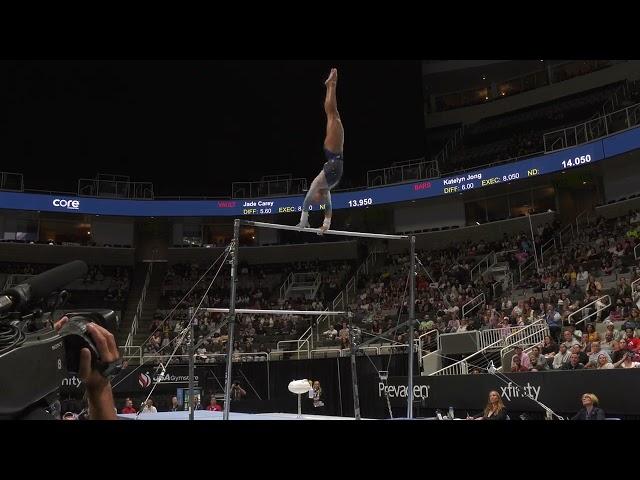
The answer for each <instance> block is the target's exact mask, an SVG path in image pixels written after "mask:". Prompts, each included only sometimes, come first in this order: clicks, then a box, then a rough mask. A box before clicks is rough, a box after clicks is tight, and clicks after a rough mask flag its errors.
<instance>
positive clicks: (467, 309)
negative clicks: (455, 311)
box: [462, 293, 486, 317]
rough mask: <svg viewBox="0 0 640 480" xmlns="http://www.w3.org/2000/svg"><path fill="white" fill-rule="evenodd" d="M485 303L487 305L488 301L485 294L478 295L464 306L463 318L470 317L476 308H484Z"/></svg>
mask: <svg viewBox="0 0 640 480" xmlns="http://www.w3.org/2000/svg"><path fill="white" fill-rule="evenodd" d="M485 303H486V299H485V296H484V293H481V294H479V295H476V296H475V297H473V298H472V299H471V300H469V301H468V302H467V303H465V304H464V305H463V306H462V316H463V317H466V316H468V315H469V314H470V313H471V312H473V311H474V310H475V309H476V308H478V307H482V305H484V304H485Z"/></svg>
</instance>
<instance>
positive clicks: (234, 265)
mask: <svg viewBox="0 0 640 480" xmlns="http://www.w3.org/2000/svg"><path fill="white" fill-rule="evenodd" d="M241 224H242V225H248V226H252V227H262V228H273V229H276V230H291V231H296V232H308V233H315V234H317V235H324V234H326V235H340V236H345V237H363V238H378V239H383V240H409V252H410V257H411V262H410V270H411V272H410V278H411V282H410V283H411V292H410V305H409V326H410V329H409V332H410V333H409V339H410V341H409V355H408V362H409V369H408V371H409V375H408V378H407V390H408V391H407V417H408V418H413V376H412V374H413V353H414V350H413V349H414V345H413V327H414V325H413V324H414V323H415V301H414V298H415V297H414V294H415V292H414V290H415V282H414V275H415V235H389V234H383V233H367V232H349V231H345V230H326V231H324V232H323V231H321V230H320V229H319V228H300V227H296V226H293V225H281V224H277V223H265V222H255V221H252V220H241V219H239V218H236V219H235V220H234V222H233V248H232V259H231V288H230V290H231V292H230V299H229V308H206V309H202V310H206V311H210V312H219V313H229V339H228V349H227V370H226V379H225V380H226V381H225V402H224V410H223V413H224V414H223V419H224V420H228V419H229V410H230V394H231V391H230V390H231V373H232V371H231V367H232V364H231V360H232V354H233V331H234V329H235V316H236V314H237V313H265V314H273V315H288V314H291V315H344V314H346V313H347V312H329V311H325V312H314V311H307V310H256V309H236V308H235V305H236V282H237V270H238V246H239V242H240V225H241ZM353 374H355V372H354V373H353ZM353 374H352V376H353ZM353 381H354V379H353V378H352V383H353ZM355 385H356V387H355V388H357V384H355ZM355 398H357V397H355ZM354 409H355V410H359V406H355V407H354Z"/></svg>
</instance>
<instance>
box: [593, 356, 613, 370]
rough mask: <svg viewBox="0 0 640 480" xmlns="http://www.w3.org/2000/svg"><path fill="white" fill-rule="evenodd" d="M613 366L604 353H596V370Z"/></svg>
mask: <svg viewBox="0 0 640 480" xmlns="http://www.w3.org/2000/svg"><path fill="white" fill-rule="evenodd" d="M610 368H614V367H613V363H611V362H610V361H609V359H608V358H607V356H606V355H605V354H604V353H601V354H600V355H598V364H597V365H596V369H597V370H608V369H610Z"/></svg>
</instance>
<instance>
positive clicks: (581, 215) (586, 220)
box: [576, 209, 591, 233]
mask: <svg viewBox="0 0 640 480" xmlns="http://www.w3.org/2000/svg"><path fill="white" fill-rule="evenodd" d="M589 213H591V210H589V209H587V210H584V211H582V212H580V213H579V214H578V215H576V233H579V232H580V220H581V219H582V217H585V223H587V224H588V223H589Z"/></svg>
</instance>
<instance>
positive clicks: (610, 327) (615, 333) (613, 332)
mask: <svg viewBox="0 0 640 480" xmlns="http://www.w3.org/2000/svg"><path fill="white" fill-rule="evenodd" d="M605 323H606V327H605V328H606V333H605V337H606V334H607V333H611V335H613V339H614V340H620V339H622V338H623V337H624V333H622V332H621V331H620V330H616V328H615V325H614V324H613V323H611V322H605Z"/></svg>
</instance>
